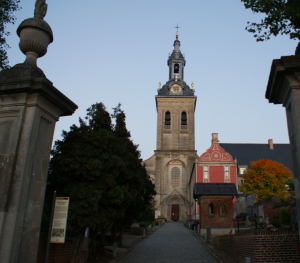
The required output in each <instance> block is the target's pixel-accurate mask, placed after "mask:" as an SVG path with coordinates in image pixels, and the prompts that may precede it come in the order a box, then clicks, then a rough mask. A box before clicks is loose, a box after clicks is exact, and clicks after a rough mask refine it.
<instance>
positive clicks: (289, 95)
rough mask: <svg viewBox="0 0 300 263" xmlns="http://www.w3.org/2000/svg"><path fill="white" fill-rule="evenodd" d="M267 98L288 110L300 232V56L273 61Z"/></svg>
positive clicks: (299, 46)
mask: <svg viewBox="0 0 300 263" xmlns="http://www.w3.org/2000/svg"><path fill="white" fill-rule="evenodd" d="M298 49H300V44H299V45H298V47H297V50H298ZM297 50H296V54H297V52H298V51H297ZM298 53H299V52H298ZM266 98H267V99H268V100H269V102H270V103H274V104H282V105H283V106H284V107H285V109H286V116H287V124H288V133H289V138H290V144H291V150H292V159H293V170H294V173H293V175H294V183H295V193H296V204H297V214H298V227H299V230H300V220H299V219H300V184H299V183H300V54H298V55H295V56H284V57H281V58H280V59H275V60H273V63H272V66H271V72H270V76H269V82H268V86H267V90H266Z"/></svg>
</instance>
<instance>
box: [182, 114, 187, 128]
mask: <svg viewBox="0 0 300 263" xmlns="http://www.w3.org/2000/svg"><path fill="white" fill-rule="evenodd" d="M181 125H187V117H186V112H185V111H184V112H182V113H181Z"/></svg>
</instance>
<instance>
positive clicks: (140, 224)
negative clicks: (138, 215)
mask: <svg viewBox="0 0 300 263" xmlns="http://www.w3.org/2000/svg"><path fill="white" fill-rule="evenodd" d="M149 225H151V223H150V222H147V221H142V222H140V223H139V226H140V227H148V226H149Z"/></svg>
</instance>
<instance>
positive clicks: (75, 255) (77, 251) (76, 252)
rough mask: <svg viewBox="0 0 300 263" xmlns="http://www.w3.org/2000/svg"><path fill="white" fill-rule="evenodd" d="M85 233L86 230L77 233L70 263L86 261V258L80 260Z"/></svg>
mask: <svg viewBox="0 0 300 263" xmlns="http://www.w3.org/2000/svg"><path fill="white" fill-rule="evenodd" d="M84 233H85V231H81V232H79V234H78V235H77V238H76V242H75V246H74V249H73V252H72V257H71V260H70V263H79V262H85V261H86V260H83V261H81V260H80V256H81V255H82V253H81V249H82V245H83V241H84Z"/></svg>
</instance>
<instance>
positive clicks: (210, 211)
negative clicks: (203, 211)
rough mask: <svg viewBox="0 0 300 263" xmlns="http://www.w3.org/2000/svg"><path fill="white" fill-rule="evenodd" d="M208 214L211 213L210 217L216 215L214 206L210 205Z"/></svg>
mask: <svg viewBox="0 0 300 263" xmlns="http://www.w3.org/2000/svg"><path fill="white" fill-rule="evenodd" d="M208 212H209V214H210V215H214V214H215V209H214V204H210V205H209V207H208Z"/></svg>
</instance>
